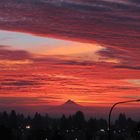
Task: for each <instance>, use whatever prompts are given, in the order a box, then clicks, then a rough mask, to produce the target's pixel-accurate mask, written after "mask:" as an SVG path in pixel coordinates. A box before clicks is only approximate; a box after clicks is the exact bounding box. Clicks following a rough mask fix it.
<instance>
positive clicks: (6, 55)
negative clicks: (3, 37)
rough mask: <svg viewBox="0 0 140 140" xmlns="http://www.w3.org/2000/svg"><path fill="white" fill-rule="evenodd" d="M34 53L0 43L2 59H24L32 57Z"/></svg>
mask: <svg viewBox="0 0 140 140" xmlns="http://www.w3.org/2000/svg"><path fill="white" fill-rule="evenodd" d="M30 58H32V55H31V54H30V53H28V52H27V51H23V50H10V47H9V46H1V45H0V60H24V59H30Z"/></svg>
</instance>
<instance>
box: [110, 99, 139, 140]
mask: <svg viewBox="0 0 140 140" xmlns="http://www.w3.org/2000/svg"><path fill="white" fill-rule="evenodd" d="M131 102H140V99H137V100H128V101H123V102H117V103H115V104H114V105H113V106H112V107H111V109H110V111H109V117H108V137H109V140H111V113H112V111H113V109H114V107H115V106H116V105H118V104H125V103H131Z"/></svg>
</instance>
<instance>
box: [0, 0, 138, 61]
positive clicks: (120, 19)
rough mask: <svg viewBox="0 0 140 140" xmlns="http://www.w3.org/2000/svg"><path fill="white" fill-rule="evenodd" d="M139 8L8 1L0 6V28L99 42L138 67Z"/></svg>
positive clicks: (126, 2) (122, 2) (105, 1)
mask: <svg viewBox="0 0 140 140" xmlns="http://www.w3.org/2000/svg"><path fill="white" fill-rule="evenodd" d="M139 7H140V3H139V1H138V0H135V1H132V0H119V1H117V2H116V1H114V0H101V1H97V0H95V1H90V0H87V1H86V2H85V1H83V0H78V1H73V0H64V1H60V0H51V1H50V0H30V1H27V0H25V1H18V0H13V1H10V0H5V1H1V2H0V15H1V16H0V28H1V29H6V30H14V31H21V32H29V33H33V34H36V35H42V36H52V37H56V38H65V39H69V40H78V41H81V42H82V41H83V42H91V43H92V42H96V43H98V44H101V45H103V46H105V47H106V48H108V52H110V53H112V48H113V49H114V51H115V52H114V53H116V55H117V54H118V51H119V52H121V58H122V59H125V60H126V57H127V58H128V59H127V61H130V63H134V62H135V63H138V62H139V57H138V56H139V52H140V48H139V40H140V31H139V29H140V16H139V14H140V11H139ZM110 48H111V49H110ZM7 53H8V52H7ZM20 53H21V52H20ZM22 53H23V52H22ZM104 54H105V56H106V53H104ZM22 55H25V52H24V54H22ZM26 55H27V54H26ZM123 55H125V57H123ZM113 57H114V56H113Z"/></svg>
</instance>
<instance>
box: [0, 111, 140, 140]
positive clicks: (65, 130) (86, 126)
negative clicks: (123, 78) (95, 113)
mask: <svg viewBox="0 0 140 140" xmlns="http://www.w3.org/2000/svg"><path fill="white" fill-rule="evenodd" d="M107 128H108V124H107V121H106V120H105V119H96V118H90V119H88V120H86V119H85V116H84V114H83V112H81V111H78V112H76V113H75V114H74V115H70V116H68V117H66V116H65V115H62V117H60V118H51V117H49V116H48V115H47V114H46V115H44V116H42V115H41V114H39V113H35V115H34V116H33V117H30V116H26V117H25V116H24V115H23V114H17V113H16V112H15V111H11V112H10V113H7V112H2V113H0V135H1V137H3V136H4V137H5V139H10V140H55V139H57V140H58V138H59V139H60V140H96V138H97V136H98V139H99V138H100V139H101V138H102V139H104V140H106V139H107ZM112 131H113V132H114V133H115V138H117V137H116V136H118V135H121V136H122V138H127V140H128V138H129V137H130V138H133V139H134V140H137V139H139V138H140V122H135V121H134V120H132V119H131V118H126V116H125V114H120V115H119V117H118V119H117V120H116V121H115V123H114V124H113V125H112ZM116 134H117V135H116ZM115 138H114V139H115ZM100 139H99V140H100ZM133 139H132V140H133ZM112 140H113V139H112ZM118 140H119V139H118ZM124 140H125V139H124Z"/></svg>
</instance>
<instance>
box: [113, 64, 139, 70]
mask: <svg viewBox="0 0 140 140" xmlns="http://www.w3.org/2000/svg"><path fill="white" fill-rule="evenodd" d="M114 68H119V69H130V70H140V66H123V65H118V66H114Z"/></svg>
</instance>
